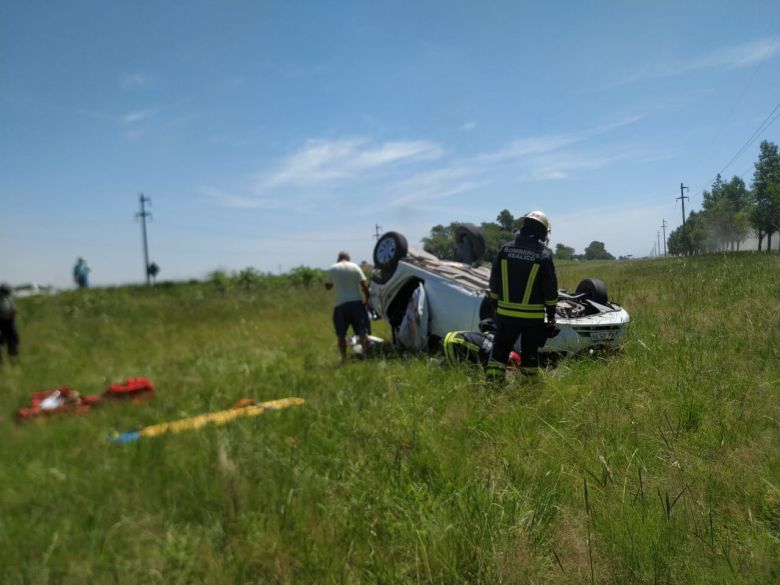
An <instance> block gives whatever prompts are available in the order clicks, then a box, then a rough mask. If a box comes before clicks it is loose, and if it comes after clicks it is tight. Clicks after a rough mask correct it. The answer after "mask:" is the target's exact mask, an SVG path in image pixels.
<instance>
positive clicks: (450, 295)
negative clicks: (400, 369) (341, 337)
mask: <svg viewBox="0 0 780 585" xmlns="http://www.w3.org/2000/svg"><path fill="white" fill-rule="evenodd" d="M455 240H456V242H455V244H456V248H457V250H458V256H459V257H460V258H461V259H463V260H465V261H463V262H452V261H445V260H440V259H438V258H437V257H436V256H434V255H432V254H429V253H427V252H424V251H422V250H415V249H414V248H409V247H408V245H407V242H406V238H404V236H402V235H401V234H399V233H397V232H387V233H385V234H384V235H382V237H380V238H379V240H377V243H376V246H375V248H374V267H375V270H374V273H373V275H372V277H371V286H370V290H371V305H372V307H373V308H374V310H375V311H376V312H377V313H378V314H379V316H380V317H381V318H383V319H385V320H386V321H387V322H388V323H389V324H390V327H391V328H392V331H393V342H394V343H395V344H397V345H398V346H400V347H403V348H405V349H409V350H416V351H421V350H425V349H434V348H435V347H436V346H437V344H438V343H439V342H440V340H441V339H443V338H444V336H445V335H446V334H447V333H448V332H450V331H476V330H477V329H478V326H479V322H480V321H481V320H482V319H485V318H488V317H493V316H494V315H493V311H494V305H493V303H491V302H490V301H489V300H488V299H487V298H486V297H487V292H488V286H489V284H488V283H489V279H490V267H489V266H482V265H479V264H478V263H477V262H476V261H477V260H478V259H479V257H481V256H482V254H483V253H484V249H485V242H484V239H483V238H482V235H481V232H480V231H479V230H478V229H477V228H475V227H474V226H472V225H470V224H465V225H463V226H461V227H460V228H459V229H458V230H457V231H456V233H455ZM556 313H557V314H556V321H557V325H558V329H559V330H560V331H559V333H558V334H557V335H555V336H554V337H552V338H550V339H548V340H547V343H546V344H545V345H544V347H542V348H540V350H539V351H540V353H543V354H563V355H573V354H577V353H580V352H589V351H591V350H598V349H614V348H618V347H620V345H622V343H623V342H624V340H625V337H626V329H627V326H628V322H629V316H628V313H627V312H626V310H625V309H623V308H622V307H620V306H619V305H616V304H615V303H612V302H610V301H609V299H608V297H607V289H606V285H605V284H604V283H603V282H602V281H601V280H598V279H595V278H587V279H585V280H583V281H582V282H580V284H579V286H577V290H576V291H575V292H574V293H569V292H567V291H566V290H564V289H560V290H559V291H558V306H557V310H556ZM516 349H517V350H518V351H519V350H520V343H519V341H518V343H517V345H516Z"/></svg>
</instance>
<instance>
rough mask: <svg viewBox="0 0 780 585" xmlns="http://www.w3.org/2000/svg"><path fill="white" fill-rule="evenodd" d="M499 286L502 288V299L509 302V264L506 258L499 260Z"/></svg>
mask: <svg viewBox="0 0 780 585" xmlns="http://www.w3.org/2000/svg"><path fill="white" fill-rule="evenodd" d="M501 286H502V288H503V295H504V296H503V299H504V300H505V301H508V300H509V264H508V263H507V261H506V258H504V259H502V260H501Z"/></svg>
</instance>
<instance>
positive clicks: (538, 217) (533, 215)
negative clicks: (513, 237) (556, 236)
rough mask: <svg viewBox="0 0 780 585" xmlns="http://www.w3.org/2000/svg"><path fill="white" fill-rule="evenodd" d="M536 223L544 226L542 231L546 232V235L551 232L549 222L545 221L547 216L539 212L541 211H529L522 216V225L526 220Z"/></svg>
mask: <svg viewBox="0 0 780 585" xmlns="http://www.w3.org/2000/svg"><path fill="white" fill-rule="evenodd" d="M529 219H530V220H533V221H538V222H539V223H540V224H542V225H543V226H544V229H545V230H547V235H549V234H550V233H551V232H552V227H551V226H550V220H549V219H547V216H546V215H545V214H544V213H543V212H541V211H529V212H528V213H526V214H525V215H524V216H523V223H525V222H526V221H528V220H529Z"/></svg>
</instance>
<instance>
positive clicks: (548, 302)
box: [544, 299, 558, 307]
mask: <svg viewBox="0 0 780 585" xmlns="http://www.w3.org/2000/svg"><path fill="white" fill-rule="evenodd" d="M544 304H545V305H547V306H548V307H554V306H555V305H557V304H558V299H548V300H546V301H544Z"/></svg>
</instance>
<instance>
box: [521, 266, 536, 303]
mask: <svg viewBox="0 0 780 585" xmlns="http://www.w3.org/2000/svg"><path fill="white" fill-rule="evenodd" d="M537 272H539V264H537V263H536V262H534V265H533V267H532V268H531V274H530V275H529V276H528V283H527V284H526V285H525V294H524V295H523V304H524V305H525V304H527V303H528V301H529V300H531V291H533V289H534V282H536V273H537Z"/></svg>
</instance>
